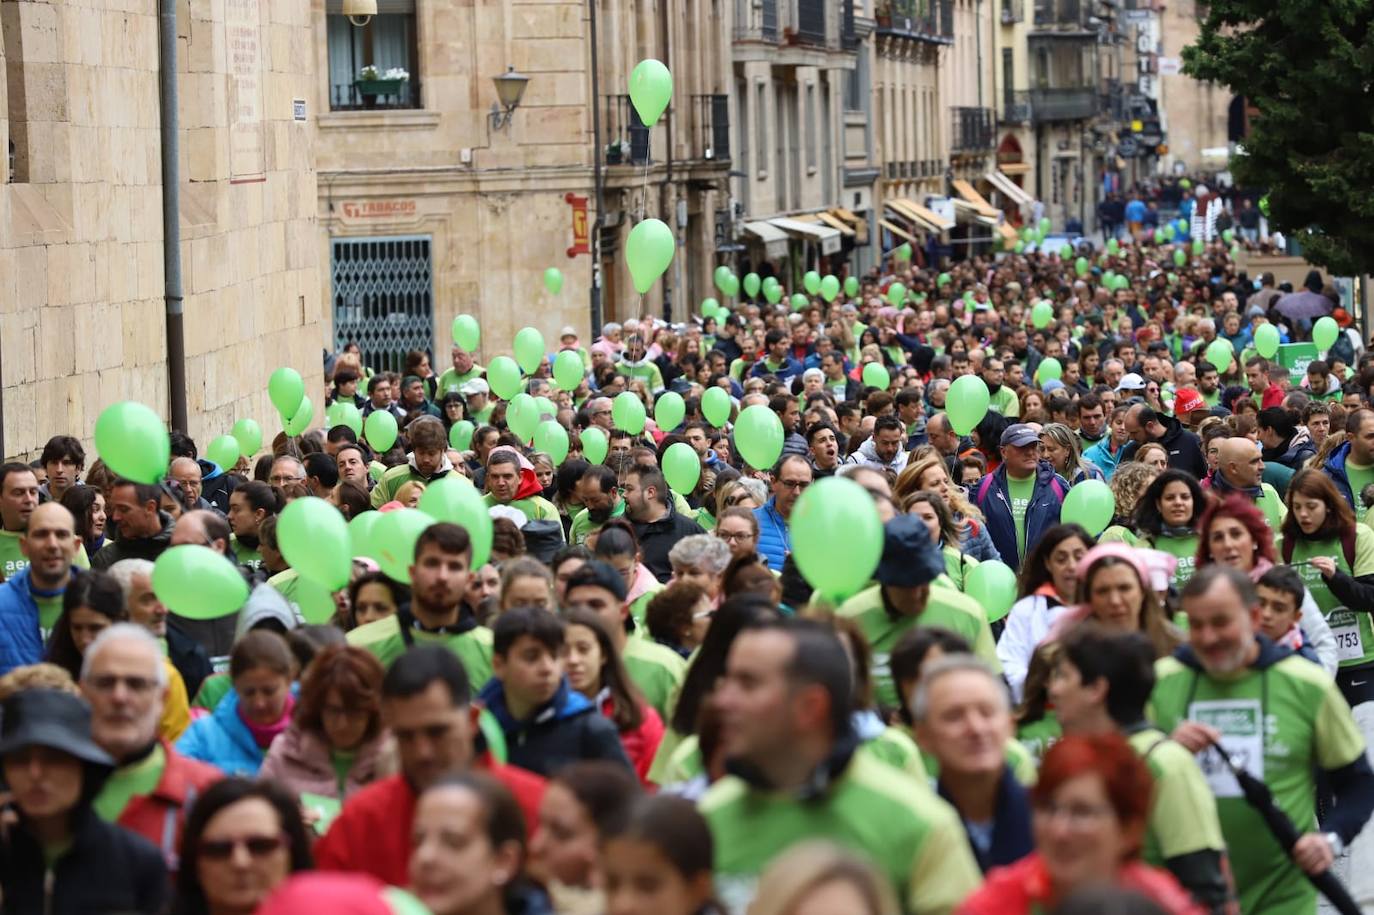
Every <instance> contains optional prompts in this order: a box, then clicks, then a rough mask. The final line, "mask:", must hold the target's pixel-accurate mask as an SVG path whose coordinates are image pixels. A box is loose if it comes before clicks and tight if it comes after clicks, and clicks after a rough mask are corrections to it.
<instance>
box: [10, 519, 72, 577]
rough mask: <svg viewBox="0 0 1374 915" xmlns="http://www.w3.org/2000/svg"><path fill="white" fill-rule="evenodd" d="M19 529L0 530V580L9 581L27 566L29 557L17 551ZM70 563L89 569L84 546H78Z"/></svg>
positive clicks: (19, 535)
mask: <svg viewBox="0 0 1374 915" xmlns="http://www.w3.org/2000/svg"><path fill="white" fill-rule="evenodd" d="M22 536H23V533H22V532H20V531H7V530H0V581H9V580H10V579H11V578H13V577H14V574H15V573H16V572H18V571H19V570H21V569H27V568H28V567H29V559H28V557H27V556H25V555H24V554H23V553H21V552H20V551H19V538H20V537H22ZM72 565H74V566H76V567H77V568H79V569H89V568H90V567H91V561H90V559H89V558H88V557H87V556H86V548H85V547H84V546H78V547H77V548H76V556H75V557H74V558H73V559H72Z"/></svg>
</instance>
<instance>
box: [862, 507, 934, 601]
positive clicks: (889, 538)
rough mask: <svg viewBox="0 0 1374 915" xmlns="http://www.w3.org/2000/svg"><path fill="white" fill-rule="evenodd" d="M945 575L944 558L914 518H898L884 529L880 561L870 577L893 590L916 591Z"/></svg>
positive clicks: (919, 520)
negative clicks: (910, 589)
mask: <svg viewBox="0 0 1374 915" xmlns="http://www.w3.org/2000/svg"><path fill="white" fill-rule="evenodd" d="M944 573H945V557H944V554H943V553H942V552H941V551H940V547H939V546H938V545H937V544H935V543H933V542H932V541H931V539H930V531H929V530H927V529H926V523H925V522H924V521H922V520H921V519H920V518H918V517H916V516H915V515H897V516H896V517H895V518H893V519H892V520H891V521H889V522H887V524H885V525H883V558H882V560H881V561H879V563H878V569H877V571H876V572H874V574H873V577H874V578H876V579H878V581H879V583H881V584H884V585H889V586H891V587H894V588H917V587H920V586H921V585H926V584H930V583H931V582H932V581H934V580H935V579H936V578H937V577H939V576H940V575H943V574H944Z"/></svg>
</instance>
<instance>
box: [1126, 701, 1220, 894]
mask: <svg viewBox="0 0 1374 915" xmlns="http://www.w3.org/2000/svg"><path fill="white" fill-rule="evenodd" d="M1127 739H1128V740H1129V741H1130V744H1131V748H1132V749H1133V750H1135V752H1136V755H1137V756H1139V757H1140V758H1141V759H1143V760H1145V764H1146V765H1147V766H1149V768H1150V774H1151V775H1152V776H1154V797H1153V798H1152V799H1151V801H1150V818H1149V821H1148V822H1147V823H1146V827H1145V860H1146V861H1147V862H1149V863H1150V864H1153V865H1155V866H1156V867H1162V866H1163V865H1164V863H1165V862H1166V861H1168V860H1169V859H1170V858H1178V857H1180V856H1182V855H1189V854H1193V853H1194V852H1199V851H1224V850H1225V849H1226V842H1225V840H1223V839H1222V837H1221V821H1220V820H1219V819H1218V818H1217V803H1216V800H1215V799H1214V798H1213V797H1212V792H1211V791H1210V790H1209V789H1208V787H1207V779H1205V778H1203V776H1202V770H1201V769H1200V768H1198V764H1197V759H1196V758H1194V756H1193V754H1192V753H1189V752H1188V751H1187V749H1185V748H1184V747H1183V745H1182V744H1178V743H1175V742H1174V741H1172V740H1170V739H1169V738H1168V736H1167V735H1166V734H1164V733H1163V732H1162V731H1160V730H1158V729H1157V728H1144V729H1142V730H1140V731H1137V732H1135V733H1134V734H1131V735H1129V737H1128V738H1127Z"/></svg>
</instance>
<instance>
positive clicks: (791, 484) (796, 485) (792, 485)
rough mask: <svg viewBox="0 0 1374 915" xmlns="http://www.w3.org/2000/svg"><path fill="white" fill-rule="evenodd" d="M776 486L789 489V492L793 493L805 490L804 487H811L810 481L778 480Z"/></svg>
mask: <svg viewBox="0 0 1374 915" xmlns="http://www.w3.org/2000/svg"><path fill="white" fill-rule="evenodd" d="M778 485H779V486H786V487H787V488H788V489H791V490H793V491H795V492H801V491H802V490H803V489H805V488H806V487H808V486H810V485H811V481H810V480H778Z"/></svg>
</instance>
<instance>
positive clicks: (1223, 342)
mask: <svg viewBox="0 0 1374 915" xmlns="http://www.w3.org/2000/svg"><path fill="white" fill-rule="evenodd" d="M1206 356H1207V361H1208V362H1210V363H1211V364H1212V365H1213V366H1214V367H1215V368H1216V370H1217V371H1218V372H1219V373H1221V374H1222V375H1225V374H1226V372H1227V370H1228V369H1230V368H1231V360H1232V359H1233V358H1234V357H1235V348H1234V347H1233V346H1231V341H1230V340H1227V339H1225V338H1224V337H1217V338H1216V339H1215V340H1213V341H1212V342H1211V343H1210V344H1208V346H1207V353H1206Z"/></svg>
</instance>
